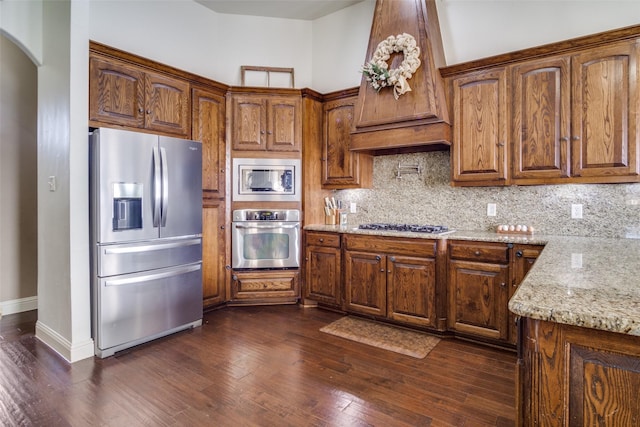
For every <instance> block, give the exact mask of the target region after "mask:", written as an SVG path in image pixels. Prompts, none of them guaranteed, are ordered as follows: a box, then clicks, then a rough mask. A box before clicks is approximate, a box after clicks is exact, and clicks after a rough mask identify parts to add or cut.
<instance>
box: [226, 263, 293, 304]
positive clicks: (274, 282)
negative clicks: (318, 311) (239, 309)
mask: <svg viewBox="0 0 640 427" xmlns="http://www.w3.org/2000/svg"><path fill="white" fill-rule="evenodd" d="M299 298H300V285H299V281H298V270H262V271H255V270H253V271H234V272H233V274H232V276H231V299H230V301H229V303H228V305H251V304H286V303H290V304H295V303H296V302H298V299H299Z"/></svg>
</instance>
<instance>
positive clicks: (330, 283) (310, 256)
mask: <svg viewBox="0 0 640 427" xmlns="http://www.w3.org/2000/svg"><path fill="white" fill-rule="evenodd" d="M305 242H306V243H305V257H304V262H305V267H304V270H305V290H304V297H305V298H307V299H311V300H314V301H317V302H318V303H321V304H323V305H328V306H331V307H332V308H340V306H341V305H342V296H341V292H340V290H341V289H342V286H341V284H342V277H341V275H340V274H341V268H340V263H341V260H342V257H341V249H340V246H341V245H340V235H339V234H336V233H317V232H306V233H305Z"/></svg>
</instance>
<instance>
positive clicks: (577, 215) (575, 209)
mask: <svg viewBox="0 0 640 427" xmlns="http://www.w3.org/2000/svg"><path fill="white" fill-rule="evenodd" d="M571 218H573V219H582V204H580V203H574V204H572V205H571Z"/></svg>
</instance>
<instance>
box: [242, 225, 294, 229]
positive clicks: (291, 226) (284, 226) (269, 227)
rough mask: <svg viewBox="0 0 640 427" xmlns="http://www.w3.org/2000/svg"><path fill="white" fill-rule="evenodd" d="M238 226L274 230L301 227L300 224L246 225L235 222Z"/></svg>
mask: <svg viewBox="0 0 640 427" xmlns="http://www.w3.org/2000/svg"><path fill="white" fill-rule="evenodd" d="M234 226H235V227H236V228H245V229H249V228H258V229H260V230H273V229H276V228H299V227H300V224H293V225H245V224H234Z"/></svg>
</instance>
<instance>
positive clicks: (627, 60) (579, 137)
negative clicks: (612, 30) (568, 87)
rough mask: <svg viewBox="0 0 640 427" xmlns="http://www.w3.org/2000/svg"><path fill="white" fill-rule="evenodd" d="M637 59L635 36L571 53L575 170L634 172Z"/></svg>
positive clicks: (585, 173) (579, 173) (579, 172)
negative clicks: (630, 38) (620, 41)
mask: <svg viewBox="0 0 640 427" xmlns="http://www.w3.org/2000/svg"><path fill="white" fill-rule="evenodd" d="M638 65H639V64H638V47H637V44H636V42H630V43H621V44H618V45H616V46H612V47H609V48H599V49H594V50H590V51H588V52H585V53H584V54H579V55H575V56H574V57H573V62H572V73H573V76H572V79H573V105H572V109H573V118H572V124H571V125H572V156H573V174H574V175H575V176H582V177H589V176H605V177H606V176H616V175H637V174H638V164H637V159H636V155H637V154H636V152H637V151H636V150H637V145H638V141H637V140H636V138H637V136H636V132H637V121H638V120H637V117H636V114H637V103H638V98H637V91H638V90H637V85H638Z"/></svg>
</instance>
